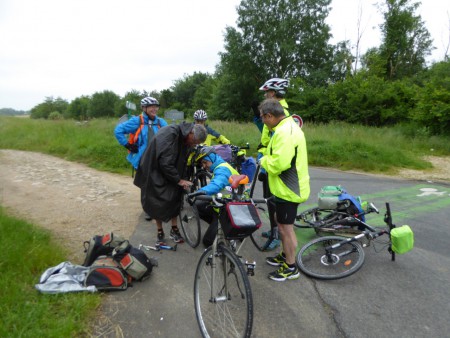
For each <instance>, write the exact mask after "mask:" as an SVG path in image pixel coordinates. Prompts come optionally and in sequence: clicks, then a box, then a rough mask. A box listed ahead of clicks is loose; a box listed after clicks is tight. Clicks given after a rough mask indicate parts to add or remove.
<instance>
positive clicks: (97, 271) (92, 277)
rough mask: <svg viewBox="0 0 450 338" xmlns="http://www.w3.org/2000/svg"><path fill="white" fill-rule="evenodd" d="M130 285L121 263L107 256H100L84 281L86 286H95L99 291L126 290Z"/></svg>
mask: <svg viewBox="0 0 450 338" xmlns="http://www.w3.org/2000/svg"><path fill="white" fill-rule="evenodd" d="M128 283H129V280H128V278H127V276H126V274H125V271H124V270H123V269H122V268H121V267H120V265H119V263H117V262H116V261H114V260H113V259H112V257H107V256H100V257H98V258H97V259H96V260H95V261H94V262H93V263H92V265H91V266H90V267H89V272H88V274H87V276H86V279H85V280H84V286H86V287H87V286H95V287H96V288H97V290H99V291H111V290H125V289H126V288H127V287H128Z"/></svg>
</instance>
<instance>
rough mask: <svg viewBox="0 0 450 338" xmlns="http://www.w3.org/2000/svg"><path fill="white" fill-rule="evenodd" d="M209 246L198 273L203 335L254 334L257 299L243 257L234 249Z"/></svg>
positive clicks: (197, 304) (196, 295)
mask: <svg viewBox="0 0 450 338" xmlns="http://www.w3.org/2000/svg"><path fill="white" fill-rule="evenodd" d="M214 257H215V260H216V262H215V263H216V264H214V268H213V264H212V259H213V252H212V247H209V248H208V249H206V250H205V252H204V253H203V254H202V256H201V257H200V260H199V262H198V265H197V270H196V272H195V281H194V301H195V314H196V317H197V322H198V325H199V328H200V332H201V333H202V336H203V337H250V335H251V332H252V326H253V298H252V292H251V289H250V282H249V280H248V276H247V273H246V272H245V270H244V266H243V265H242V263H241V261H240V260H239V258H238V257H237V256H236V255H235V254H234V253H233V252H232V251H230V249H228V248H227V247H225V246H223V245H218V248H217V252H216V253H214Z"/></svg>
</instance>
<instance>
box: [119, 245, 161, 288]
mask: <svg viewBox="0 0 450 338" xmlns="http://www.w3.org/2000/svg"><path fill="white" fill-rule="evenodd" d="M112 258H113V259H114V260H115V261H116V262H117V263H119V265H120V266H121V268H122V269H124V270H125V272H126V273H127V274H128V275H130V276H131V277H132V278H133V279H135V280H137V281H141V280H144V279H146V278H148V277H149V276H150V273H151V272H152V270H153V266H154V264H153V262H152V261H151V260H150V258H148V257H147V255H146V254H145V252H144V251H142V250H141V249H138V248H135V247H134V246H132V245H131V244H130V243H129V242H128V241H124V242H122V243H121V244H120V245H119V246H117V247H116V248H114V250H113V253H112Z"/></svg>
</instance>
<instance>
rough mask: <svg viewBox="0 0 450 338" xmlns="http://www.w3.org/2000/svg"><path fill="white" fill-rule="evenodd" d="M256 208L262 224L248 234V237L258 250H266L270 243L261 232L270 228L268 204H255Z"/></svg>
mask: <svg viewBox="0 0 450 338" xmlns="http://www.w3.org/2000/svg"><path fill="white" fill-rule="evenodd" d="M256 209H257V210H258V214H259V218H260V219H261V223H262V225H261V227H260V228H259V229H258V230H256V231H255V232H253V233H252V234H251V235H250V239H251V240H252V243H253V244H254V245H255V247H256V249H258V251H267V246H268V244H270V243H269V242H268V240H269V239H268V238H267V237H264V236H263V233H264V232H267V231H270V230H271V226H270V219H269V209H268V205H267V204H256Z"/></svg>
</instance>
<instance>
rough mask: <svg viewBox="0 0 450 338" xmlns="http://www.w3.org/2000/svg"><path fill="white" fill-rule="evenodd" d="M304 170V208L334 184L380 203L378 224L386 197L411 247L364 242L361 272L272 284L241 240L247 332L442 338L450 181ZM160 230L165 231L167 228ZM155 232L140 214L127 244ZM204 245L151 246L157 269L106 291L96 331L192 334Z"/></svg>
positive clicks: (447, 306)
mask: <svg viewBox="0 0 450 338" xmlns="http://www.w3.org/2000/svg"><path fill="white" fill-rule="evenodd" d="M310 175H311V196H310V199H309V201H308V202H307V203H306V204H305V205H304V206H302V208H303V207H304V208H305V209H306V208H307V207H311V206H314V205H315V204H316V203H317V193H318V191H319V190H320V188H321V187H322V186H325V185H339V184H340V185H342V186H343V187H345V188H346V189H347V190H348V191H349V192H350V193H351V194H353V195H360V196H361V197H362V199H363V200H369V201H372V202H374V203H375V205H377V207H379V209H380V216H378V215H377V216H373V217H372V216H370V215H369V217H368V221H369V223H371V222H372V223H376V224H380V225H382V216H381V214H383V213H384V211H385V206H384V204H385V202H389V203H390V205H391V210H392V212H393V220H394V223H395V224H397V225H398V226H399V225H402V224H408V225H410V226H411V228H412V229H413V231H414V234H415V247H414V249H413V250H412V251H411V252H408V253H406V254H404V255H397V259H396V261H395V262H392V261H391V260H390V255H389V254H388V252H387V251H386V250H384V249H383V250H382V251H380V252H375V249H378V248H377V246H375V247H374V246H370V247H368V248H366V249H365V250H366V260H365V263H364V266H363V267H362V269H361V270H359V271H358V272H356V273H355V274H354V275H352V276H350V277H348V278H344V279H341V280H336V281H319V280H314V279H311V278H308V277H306V276H304V275H302V276H301V278H300V279H298V280H295V281H286V282H283V283H280V282H274V281H271V280H269V279H268V278H267V273H269V272H271V271H273V267H270V266H269V265H267V264H265V257H266V256H267V255H268V254H266V253H261V252H257V251H256V249H255V248H254V247H253V245H252V243H251V242H250V241H249V242H248V243H246V244H245V249H244V256H246V257H247V255H251V256H252V257H254V258H255V260H256V262H257V268H256V275H255V276H253V277H250V283H251V287H252V292H253V299H254V307H255V315H254V324H253V336H254V337H355V338H356V337H358V338H360V337H396V338H400V337H408V338H410V337H434V338H436V337H449V336H450V333H449V332H450V320H449V313H450V292H449V288H448V286H449V284H450V283H449V281H450V270H449V268H450V245H449V227H450V208H449V206H450V185H445V184H438V183H433V182H419V181H410V180H400V179H390V178H381V177H376V176H370V175H362V174H351V173H343V172H338V171H332V170H325V169H318V168H310ZM371 217H372V218H371ZM372 223H371V224H372ZM165 227H167V230H166V233H168V229H169V225H165ZM298 231H300V232H301V231H304V230H302V229H299V230H298ZM299 236H300V237H301V236H302V234H301V233H300V234H299ZM155 239H156V226H155V225H154V224H153V223H151V222H147V221H145V219H144V216H143V215H142V216H141V218H140V219H139V220H138V225H137V228H136V231H135V233H134V234H133V236H132V238H131V243H132V244H133V245H136V246H137V245H139V244H140V243H143V244H153V243H154V242H155ZM202 250H203V248H202V247H198V248H196V249H192V248H191V247H189V246H188V245H187V244H182V245H178V250H177V251H176V252H172V251H161V253H156V252H155V253H154V254H153V256H154V257H156V258H157V259H158V262H159V266H158V267H157V268H155V269H154V270H153V273H152V276H151V278H150V279H148V280H146V281H144V282H141V283H135V284H134V286H133V287H132V288H129V289H128V290H126V291H123V292H114V293H110V294H108V295H107V297H106V301H105V304H104V305H103V311H104V312H105V313H106V314H107V315H108V317H109V318H110V321H111V323H112V325H110V326H109V327H108V325H103V326H99V327H97V332H95V335H96V336H101V337H122V336H123V337H133V338H138V337H199V336H200V333H199V330H198V327H197V322H196V319H195V311H194V300H193V282H194V273H195V268H196V264H197V261H198V259H199V257H200V255H201V253H202Z"/></svg>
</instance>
